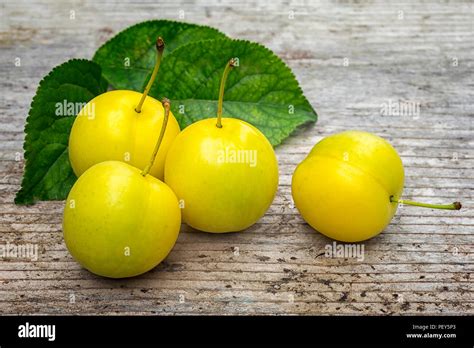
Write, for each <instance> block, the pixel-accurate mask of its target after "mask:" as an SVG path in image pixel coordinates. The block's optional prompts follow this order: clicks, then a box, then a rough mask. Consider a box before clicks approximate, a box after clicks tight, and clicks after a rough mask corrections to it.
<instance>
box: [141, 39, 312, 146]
mask: <svg viewBox="0 0 474 348" xmlns="http://www.w3.org/2000/svg"><path fill="white" fill-rule="evenodd" d="M233 57H237V58H238V59H239V66H238V67H236V68H234V69H233V71H231V72H230V74H229V77H228V80H227V85H226V91H225V97H224V108H223V116H224V117H234V118H239V119H242V120H244V121H247V122H249V123H251V124H253V125H254V126H255V127H257V128H258V129H260V130H261V131H262V133H263V134H265V136H266V137H267V138H268V139H269V140H270V142H271V143H272V145H278V144H280V143H281V142H282V141H283V140H284V139H285V138H287V137H288V136H289V135H290V134H291V133H292V132H293V131H294V130H295V129H296V128H297V127H298V126H300V125H303V124H305V123H307V122H314V121H316V119H317V114H316V112H315V111H314V110H313V108H312V107H311V105H310V104H309V102H308V101H307V100H306V98H305V96H304V95H303V92H302V91H301V88H300V87H299V85H298V82H297V81H296V79H295V76H294V75H293V73H292V72H291V70H290V68H288V67H287V66H286V65H285V63H284V62H283V61H282V60H281V59H280V58H278V57H277V56H276V55H275V54H274V53H273V52H272V51H270V50H269V49H267V48H265V47H264V46H262V45H259V44H256V43H252V42H249V41H241V40H207V41H201V42H196V43H192V44H188V45H185V46H182V47H180V48H178V49H176V50H175V51H174V52H172V53H171V54H169V55H168V57H167V59H166V61H164V62H163V63H162V65H161V67H160V72H159V74H158V77H157V80H158V81H159V82H158V83H155V84H154V86H153V87H152V89H151V91H150V95H152V96H154V97H157V98H158V99H161V98H163V97H167V98H169V99H170V100H171V102H172V110H173V113H174V115H175V116H176V117H177V119H178V122H179V123H180V126H181V128H184V127H186V126H188V125H190V124H191V123H193V122H196V121H198V120H201V119H204V118H209V117H215V116H216V111H217V99H218V94H219V83H220V79H221V76H222V72H223V71H224V67H225V65H226V64H227V62H228V61H229V59H230V58H233Z"/></svg>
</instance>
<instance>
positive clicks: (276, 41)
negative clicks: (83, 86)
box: [0, 0, 474, 315]
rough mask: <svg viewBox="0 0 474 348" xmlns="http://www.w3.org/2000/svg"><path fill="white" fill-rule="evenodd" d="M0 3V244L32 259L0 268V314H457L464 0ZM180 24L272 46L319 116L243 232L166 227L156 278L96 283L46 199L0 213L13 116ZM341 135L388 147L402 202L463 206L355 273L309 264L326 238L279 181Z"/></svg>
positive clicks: (416, 221) (462, 290) (466, 186)
mask: <svg viewBox="0 0 474 348" xmlns="http://www.w3.org/2000/svg"><path fill="white" fill-rule="evenodd" d="M0 7H1V8H0V16H1V17H0V48H1V51H0V59H1V61H0V77H1V81H0V85H1V88H2V93H1V94H0V115H1V116H0V193H1V195H0V244H6V243H14V244H25V243H33V244H35V245H37V247H38V253H39V254H38V257H37V259H36V260H30V259H25V258H23V259H21V258H3V259H0V284H1V287H0V313H3V314H17V313H22V314H64V313H74V314H144V313H146V314H155V313H157V314H166V315H173V314H196V313H201V314H252V315H253V314H325V315H326V314H327V315H344V314H356V315H361V314H375V315H400V314H408V315H410V314H442V315H447V314H469V315H472V314H474V308H473V302H474V297H473V290H474V287H473V280H472V272H473V270H474V262H473V253H474V237H473V232H474V208H473V204H474V198H473V197H474V196H473V193H474V180H473V179H474V170H473V167H474V130H473V121H474V104H473V100H474V88H473V87H474V83H473V81H474V79H473V72H472V68H473V66H474V57H473V55H474V35H473V34H474V31H473V23H474V16H473V13H474V12H473V3H472V2H471V1H466V2H463V1H439V2H438V1H434V0H431V1H420V2H411V1H397V2H391V3H387V2H385V1H333V2H326V1H314V2H309V1H290V2H287V1H284V2H280V1H274V0H271V1H270V0H266V1H253V2H250V3H245V4H244V3H243V2H239V1H232V2H228V3H226V2H225V1H215V0H205V1H204V0H203V1H199V0H196V1H194V0H190V1H182V2H181V3H179V2H175V1H171V0H169V1H163V2H160V4H159V5H158V4H156V3H155V2H153V1H141V2H136V3H135V2H134V3H129V2H128V1H122V0H116V1H92V0H86V1H81V2H71V3H69V4H67V3H62V2H61V3H60V2H57V1H53V0H35V1H33V2H30V1H25V0H21V1H19V0H15V1H12V0H4V1H2V2H1V4H0ZM70 11H75V12H74V13H75V19H70ZM180 11H183V12H180ZM180 14H184V20H185V21H189V22H194V23H199V24H206V25H211V26H214V27H216V28H218V29H220V30H222V31H223V32H224V33H226V34H228V35H229V36H232V37H236V38H241V39H249V40H254V41H258V42H260V43H262V44H264V45H266V46H268V47H269V48H271V49H273V50H274V51H275V52H276V53H277V54H278V55H279V56H281V57H282V58H283V59H284V60H285V61H286V62H287V64H288V65H289V66H290V67H291V68H292V69H293V71H294V73H295V75H296V76H297V78H298V80H299V81H300V83H301V86H302V88H303V90H304V92H305V94H306V96H307V97H308V99H309V100H310V102H311V103H312V104H313V105H314V107H315V109H316V110H317V111H318V114H319V120H318V122H317V124H315V125H311V126H308V127H304V128H302V129H300V130H298V131H297V132H296V133H295V135H294V136H293V137H291V138H289V139H288V140H287V141H285V142H284V143H283V144H282V145H281V146H279V147H278V148H277V150H276V151H277V156H278V160H279V165H280V168H279V169H280V187H279V190H278V195H277V197H276V199H275V201H274V203H273V205H272V206H271V207H270V209H269V211H268V212H267V214H266V215H265V216H264V217H263V218H262V219H261V220H260V221H259V222H258V223H257V224H256V225H254V226H252V227H251V228H250V229H248V230H247V231H245V232H242V233H237V234H228V235H221V236H215V235H209V234H205V233H199V232H196V231H193V230H191V229H190V228H189V227H187V226H183V228H182V232H181V234H180V237H179V240H178V243H177V245H176V247H175V248H174V250H173V251H172V253H171V254H170V255H169V257H168V258H167V259H166V261H165V262H163V263H162V264H161V265H160V266H158V267H157V268H156V269H154V270H152V271H151V272H149V273H147V274H145V275H143V276H141V277H138V278H135V279H128V280H115V281H113V280H108V279H102V278H99V277H96V276H94V275H92V274H90V273H89V272H87V271H85V270H83V269H81V267H80V266H79V265H78V264H77V263H76V262H74V260H73V259H72V258H71V256H70V255H69V253H68V252H67V250H66V248H65V245H64V242H63V239H62V232H61V219H62V206H63V202H40V203H38V204H36V205H34V206H30V207H24V206H15V205H14V204H13V198H14V196H15V193H16V191H17V190H18V188H19V185H20V182H21V175H22V172H23V160H22V158H21V157H22V142H23V139H24V134H23V127H24V123H25V118H26V115H27V113H28V108H29V105H30V102H31V98H32V97H33V95H34V93H35V90H36V87H37V85H38V82H39V81H40V80H41V78H42V77H43V76H44V75H45V74H46V73H47V72H48V71H49V70H50V69H52V68H53V67H54V66H55V65H57V64H60V63H62V62H64V61H65V60H67V59H69V58H73V57H77V58H90V57H91V56H92V55H93V52H94V51H95V49H96V48H97V47H98V46H99V45H101V44H102V43H103V42H105V41H106V40H107V39H108V38H110V37H111V36H113V35H114V34H115V33H116V32H118V31H119V30H121V29H123V28H125V27H127V26H129V25H131V24H134V23H136V22H139V21H143V20H147V19H152V18H167V19H175V20H179V19H180V18H179V16H180ZM292 15H294V18H291V17H292ZM17 57H19V58H21V66H20V67H16V66H15V65H14V60H15V58H17ZM390 102H392V103H397V102H402V103H417V105H419V106H420V112H419V114H418V115H400V116H389V115H384V114H383V112H382V108H383V105H384V104H387V103H390ZM349 128H356V129H363V130H367V131H372V132H375V133H376V134H379V135H381V136H383V137H385V138H386V139H388V140H389V141H391V142H392V144H393V145H394V146H395V147H396V148H397V150H398V151H399V153H400V155H401V157H402V159H403V162H404V164H405V168H406V176H407V179H406V188H405V196H406V197H407V198H409V199H410V198H412V199H420V200H421V199H424V200H430V201H433V202H451V201H454V200H461V201H462V202H463V206H464V207H463V209H462V210H461V211H459V212H446V211H435V210H430V209H428V210H423V209H420V208H412V207H403V208H402V209H400V210H399V212H398V214H397V216H396V217H395V218H394V220H393V221H392V223H391V224H390V225H389V226H388V227H387V229H386V231H384V232H383V233H382V234H381V235H379V236H378V237H376V238H374V239H372V240H370V241H368V242H366V243H364V247H365V255H364V256H365V257H364V260H363V261H360V260H359V261H358V260H357V259H353V258H348V259H338V258H328V257H325V256H324V248H325V246H326V245H327V244H329V243H331V241H330V240H329V239H327V238H325V237H324V236H322V235H320V234H318V233H316V232H314V231H313V230H312V229H311V228H310V227H309V226H308V225H307V224H305V223H304V221H303V220H302V218H301V217H300V216H299V214H298V213H297V211H296V209H295V208H294V207H293V205H292V204H291V192H290V183H291V175H292V173H293V170H294V168H295V167H296V165H297V164H298V163H299V162H300V161H301V160H302V159H303V158H304V157H305V155H306V153H307V152H308V151H309V150H310V149H311V147H312V146H313V145H314V144H315V143H316V142H317V141H318V140H320V139H321V138H322V137H324V136H326V135H328V134H332V133H335V132H338V131H342V130H344V129H349Z"/></svg>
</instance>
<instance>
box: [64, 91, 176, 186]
mask: <svg viewBox="0 0 474 348" xmlns="http://www.w3.org/2000/svg"><path fill="white" fill-rule="evenodd" d="M141 96H142V94H141V93H139V92H135V91H124V90H115V91H110V92H106V93H103V94H101V95H99V96H97V97H95V98H94V99H92V100H91V101H90V102H89V103H88V104H91V105H94V106H93V107H92V108H91V106H87V105H86V106H85V107H84V108H83V109H82V110H81V112H80V113H79V114H78V115H77V117H76V119H75V121H74V124H73V126H72V129H71V134H70V136H69V160H70V162H71V166H72V169H73V170H74V173H75V174H76V176H78V177H79V176H81V175H82V173H84V172H85V171H86V170H87V169H88V168H90V167H91V166H93V165H94V164H97V163H100V162H104V161H110V160H115V161H122V162H126V163H129V164H131V165H132V166H134V167H137V168H143V167H145V165H146V164H147V163H148V161H149V159H150V155H151V153H152V151H153V147H154V145H155V143H156V134H158V133H159V132H160V127H161V124H162V122H163V114H164V111H163V106H162V105H161V103H160V102H159V101H157V100H156V99H154V98H152V97H147V98H146V99H145V101H144V103H143V107H142V110H141V112H140V113H138V112H136V111H135V107H136V106H137V103H138V101H139V100H140V98H141ZM90 110H94V113H93V115H91V114H90ZM179 131H180V129H179V125H178V122H177V121H176V119H175V117H174V116H173V114H172V113H170V119H169V121H168V126H167V127H166V133H165V136H164V138H163V143H162V145H161V146H160V150H159V152H158V155H157V157H156V160H155V163H154V165H153V167H152V168H151V170H150V174H151V175H153V176H154V177H156V178H158V179H161V180H163V173H164V163H165V158H166V153H167V152H168V150H169V147H170V146H171V143H172V142H173V140H174V138H175V137H176V136H177V135H178V133H179Z"/></svg>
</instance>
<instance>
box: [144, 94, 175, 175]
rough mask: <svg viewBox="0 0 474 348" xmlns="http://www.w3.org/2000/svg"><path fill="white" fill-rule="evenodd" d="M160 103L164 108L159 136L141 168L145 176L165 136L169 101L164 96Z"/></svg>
mask: <svg viewBox="0 0 474 348" xmlns="http://www.w3.org/2000/svg"><path fill="white" fill-rule="evenodd" d="M161 103H162V104H163V108H164V109H165V113H164V116H163V124H162V126H161V131H160V136H159V137H158V141H157V142H156V145H155V148H154V149H153V153H152V155H151V158H150V162H149V163H148V165H147V166H146V167H145V168H144V169H143V171H142V173H141V174H142V175H143V176H146V175H147V174H148V172H149V171H150V169H151V167H152V166H153V163H154V162H155V158H156V155H157V154H158V150H159V149H160V145H161V142H162V141H163V138H164V136H165V130H166V125H167V124H168V116H169V114H170V101H169V100H168V99H166V98H163V100H162V102H161Z"/></svg>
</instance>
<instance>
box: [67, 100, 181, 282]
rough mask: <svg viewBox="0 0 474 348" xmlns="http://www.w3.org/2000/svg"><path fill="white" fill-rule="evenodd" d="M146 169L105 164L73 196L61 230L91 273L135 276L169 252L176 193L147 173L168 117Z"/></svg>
mask: <svg viewBox="0 0 474 348" xmlns="http://www.w3.org/2000/svg"><path fill="white" fill-rule="evenodd" d="M164 103H167V105H166V111H165V117H164V120H163V126H162V130H161V132H160V136H159V138H158V141H157V142H156V145H155V149H154V150H153V154H152V156H151V160H150V162H149V163H148V165H147V166H146V167H145V169H143V171H140V170H139V169H137V168H135V167H133V166H131V165H129V164H126V163H124V162H119V161H106V162H102V163H99V164H96V165H94V166H92V167H91V168H89V169H88V170H86V171H85V172H84V174H83V175H81V176H80V177H79V179H78V180H77V181H76V183H75V184H74V186H73V188H72V189H71V191H70V192H69V195H68V197H67V200H66V206H65V208H64V217H63V231H64V240H65V242H66V246H67V248H68V249H69V252H70V253H71V255H72V256H73V257H74V259H76V260H77V261H78V262H79V263H80V264H81V265H82V266H83V267H85V268H86V269H88V270H89V271H91V272H92V273H95V274H98V275H101V276H104V277H110V278H125V277H133V276H136V275H139V274H142V273H145V272H147V271H149V270H150V269H152V268H154V267H155V266H156V265H158V264H159V263H160V262H161V261H162V260H163V259H164V258H165V257H166V256H167V255H168V253H169V252H170V251H171V249H172V248H173V246H174V244H175V242H176V239H177V238H178V233H179V229H180V227H181V211H180V207H179V203H178V199H177V198H176V195H175V194H174V192H173V191H172V190H171V189H170V188H169V187H168V186H167V185H166V184H165V183H163V182H162V181H160V180H158V179H156V178H155V177H153V176H151V175H149V174H148V171H149V170H150V168H151V167H152V165H153V161H154V158H155V156H156V153H157V152H158V149H159V147H160V143H161V142H162V140H163V137H164V133H165V130H164V128H165V127H166V121H167V119H168V114H169V102H168V101H164Z"/></svg>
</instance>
